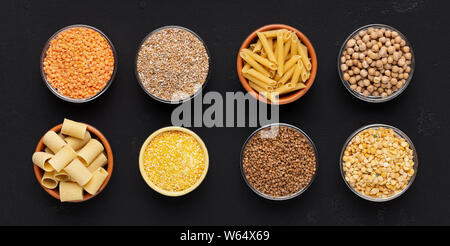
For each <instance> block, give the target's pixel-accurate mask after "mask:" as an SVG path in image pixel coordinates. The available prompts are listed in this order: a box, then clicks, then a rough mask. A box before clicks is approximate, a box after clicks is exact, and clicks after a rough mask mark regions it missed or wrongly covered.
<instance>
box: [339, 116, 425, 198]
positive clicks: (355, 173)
mask: <svg viewBox="0 0 450 246" xmlns="http://www.w3.org/2000/svg"><path fill="white" fill-rule="evenodd" d="M339 161H340V171H341V175H342V179H343V180H344V182H345V184H346V185H347V187H348V188H349V189H350V190H351V191H352V192H353V193H355V194H356V195H358V196H359V197H361V198H363V199H365V200H368V201H372V202H386V201H390V200H393V199H395V198H397V197H399V196H401V195H402V194H404V193H405V192H406V190H408V189H409V187H410V186H411V185H412V183H413V182H414V179H415V178H416V175H417V170H418V165H419V161H418V156H417V151H416V148H415V147H414V144H413V142H412V141H411V139H410V138H409V137H408V136H407V135H406V134H405V133H404V132H402V131H401V130H399V129H397V128H395V127H393V126H390V125H385V124H371V125H367V126H364V127H361V128H359V129H358V130H356V131H355V132H353V133H352V134H351V135H350V136H349V137H348V139H347V140H346V141H345V143H344V146H343V148H342V151H341V155H340V160H339Z"/></svg>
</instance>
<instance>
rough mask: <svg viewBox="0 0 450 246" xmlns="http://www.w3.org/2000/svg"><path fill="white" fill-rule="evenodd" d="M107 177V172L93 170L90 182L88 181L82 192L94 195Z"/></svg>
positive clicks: (100, 169) (101, 169)
mask: <svg viewBox="0 0 450 246" xmlns="http://www.w3.org/2000/svg"><path fill="white" fill-rule="evenodd" d="M107 177H108V172H107V171H106V170H105V169H103V168H101V167H99V168H97V170H95V172H94V173H93V174H92V178H91V180H89V182H88V183H87V184H86V185H85V186H84V190H85V191H87V193H89V194H91V195H95V194H96V193H97V191H98V190H99V189H100V186H102V184H103V183H104V182H105V180H106V178H107Z"/></svg>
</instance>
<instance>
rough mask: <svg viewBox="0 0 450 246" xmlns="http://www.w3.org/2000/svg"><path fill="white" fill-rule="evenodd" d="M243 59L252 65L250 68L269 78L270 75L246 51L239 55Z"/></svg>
mask: <svg viewBox="0 0 450 246" xmlns="http://www.w3.org/2000/svg"><path fill="white" fill-rule="evenodd" d="M239 55H240V56H241V57H242V59H244V61H246V62H247V63H248V64H250V66H252V67H253V68H254V69H255V70H256V71H258V72H260V73H262V74H263V75H264V76H267V77H269V76H270V73H269V72H268V71H267V70H266V69H265V68H263V67H262V66H261V65H259V63H257V62H256V61H255V60H254V59H253V58H252V57H251V56H250V55H249V54H248V53H247V52H245V51H241V53H240V54H239Z"/></svg>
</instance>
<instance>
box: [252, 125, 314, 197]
mask: <svg viewBox="0 0 450 246" xmlns="http://www.w3.org/2000/svg"><path fill="white" fill-rule="evenodd" d="M278 129H279V131H278V133H277V134H275V135H274V136H271V137H267V136H266V135H267V133H268V132H269V131H270V128H264V129H263V130H261V131H259V132H258V133H256V134H255V135H253V137H252V138H251V139H250V140H249V141H248V143H247V145H246V146H245V148H244V153H243V169H244V173H245V178H246V179H247V180H248V182H249V183H250V185H251V186H253V187H254V188H255V189H256V190H257V191H259V192H261V193H263V194H265V195H268V196H271V197H285V196H290V195H293V194H295V193H297V192H298V191H300V190H301V189H303V188H305V187H306V186H307V185H308V184H309V183H310V182H311V181H312V178H313V176H314V174H315V173H316V156H315V151H314V148H313V146H312V145H311V143H310V142H309V140H308V139H307V138H306V137H305V136H304V135H303V134H302V133H301V132H299V131H297V130H296V129H294V128H291V127H288V126H279V128H278ZM273 132H276V131H273Z"/></svg>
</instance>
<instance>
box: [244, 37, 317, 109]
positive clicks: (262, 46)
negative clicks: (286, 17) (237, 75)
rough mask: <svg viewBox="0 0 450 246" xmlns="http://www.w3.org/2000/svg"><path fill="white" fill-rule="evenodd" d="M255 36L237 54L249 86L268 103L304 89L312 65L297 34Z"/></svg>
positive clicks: (305, 48) (306, 49)
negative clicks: (255, 37)
mask: <svg viewBox="0 0 450 246" xmlns="http://www.w3.org/2000/svg"><path fill="white" fill-rule="evenodd" d="M256 34H257V37H258V38H257V40H256V42H255V43H253V44H251V45H250V46H249V47H248V48H246V49H242V50H241V52H240V53H239V56H240V57H241V58H242V59H243V61H244V65H243V67H242V70H241V71H242V75H243V76H244V77H245V78H246V79H247V80H248V83H249V85H250V87H251V88H253V89H254V90H255V91H257V92H258V93H260V94H261V95H263V96H264V97H266V98H268V99H270V100H271V101H276V100H277V96H278V95H283V94H287V93H290V92H294V91H297V90H301V89H303V88H305V87H306V85H305V82H306V81H307V80H308V79H309V77H310V72H311V68H312V65H311V61H310V58H309V56H308V48H307V47H306V46H305V45H304V44H302V42H301V41H300V40H299V39H298V37H297V35H296V34H295V33H294V32H292V31H289V30H287V29H277V30H270V31H264V32H257V33H256Z"/></svg>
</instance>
